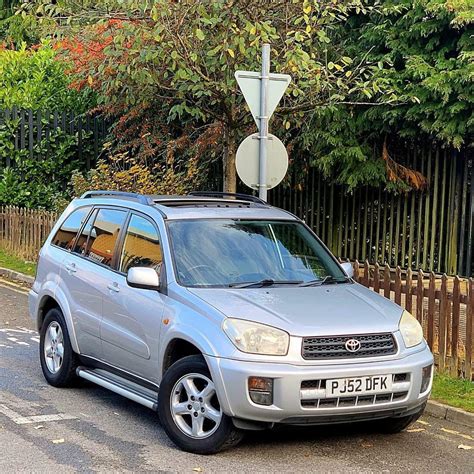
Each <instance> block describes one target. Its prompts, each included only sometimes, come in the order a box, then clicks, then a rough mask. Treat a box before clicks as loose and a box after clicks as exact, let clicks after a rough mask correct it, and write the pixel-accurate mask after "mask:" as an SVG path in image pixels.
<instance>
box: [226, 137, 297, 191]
mask: <svg viewBox="0 0 474 474" xmlns="http://www.w3.org/2000/svg"><path fill="white" fill-rule="evenodd" d="M259 147H260V139H259V134H258V133H254V134H252V135H249V136H248V137H247V138H246V139H245V140H244V141H243V142H242V143H241V144H240V145H239V148H238V149H237V155H236V157H235V165H236V167H237V173H238V174H239V176H240V179H241V180H242V181H243V182H244V183H245V184H246V185H247V186H248V187H249V188H252V189H260V187H261V181H260V169H259ZM267 155H268V157H267V167H266V180H265V182H264V183H262V184H264V185H265V189H272V188H274V187H275V186H277V185H278V184H279V183H280V182H281V180H282V179H283V178H284V177H285V174H286V171H287V169H288V153H287V151H286V148H285V145H283V143H282V142H281V140H280V139H279V138H277V137H276V136H275V135H272V134H271V133H269V134H268V140H267Z"/></svg>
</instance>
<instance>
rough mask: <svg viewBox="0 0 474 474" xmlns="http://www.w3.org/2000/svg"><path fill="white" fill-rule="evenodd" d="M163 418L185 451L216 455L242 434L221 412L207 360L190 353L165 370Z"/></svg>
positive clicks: (160, 408) (160, 404) (161, 402)
mask: <svg viewBox="0 0 474 474" xmlns="http://www.w3.org/2000/svg"><path fill="white" fill-rule="evenodd" d="M158 413H159V416H160V421H161V423H162V425H163V427H164V429H165V431H166V433H167V435H168V436H169V437H170V439H171V440H172V441H173V442H174V443H175V444H176V445H177V446H179V447H180V448H181V449H183V450H184V451H188V452H191V453H196V454H213V453H217V452H219V451H222V450H224V449H227V448H230V447H232V446H235V445H236V444H237V443H238V442H239V441H240V440H241V439H242V433H241V432H240V431H239V430H237V429H236V428H235V427H234V424H233V423H232V420H231V419H230V418H229V417H228V416H227V415H225V414H224V413H223V412H222V408H221V406H220V404H219V400H218V397H217V393H216V388H215V386H214V383H213V381H212V378H211V374H210V372H209V369H208V367H207V364H206V362H205V360H204V359H203V358H202V357H201V356H196V355H193V356H188V357H184V358H183V359H180V360H179V361H177V362H176V363H174V364H173V365H172V366H171V367H170V368H169V369H168V370H167V371H166V373H165V375H164V377H163V380H162V382H161V385H160V392H159V396H158Z"/></svg>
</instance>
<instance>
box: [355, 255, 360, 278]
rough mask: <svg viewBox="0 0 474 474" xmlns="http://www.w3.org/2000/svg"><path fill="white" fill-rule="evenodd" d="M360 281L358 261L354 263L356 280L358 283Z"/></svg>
mask: <svg viewBox="0 0 474 474" xmlns="http://www.w3.org/2000/svg"><path fill="white" fill-rule="evenodd" d="M359 279H360V278H359V261H358V260H356V261H355V262H354V280H355V281H357V282H358V281H359Z"/></svg>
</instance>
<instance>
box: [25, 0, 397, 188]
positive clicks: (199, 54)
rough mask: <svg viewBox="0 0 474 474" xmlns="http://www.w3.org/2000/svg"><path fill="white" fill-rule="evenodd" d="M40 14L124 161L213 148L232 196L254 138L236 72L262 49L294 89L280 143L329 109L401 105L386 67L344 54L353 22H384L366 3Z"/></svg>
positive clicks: (279, 0)
mask: <svg viewBox="0 0 474 474" xmlns="http://www.w3.org/2000/svg"><path fill="white" fill-rule="evenodd" d="M45 3H46V4H48V8H46V6H45ZM39 5H42V12H45V11H48V12H49V17H48V21H51V19H55V21H56V22H57V24H58V26H61V25H62V28H63V29H62V32H63V35H66V37H65V38H64V40H63V41H62V42H60V43H59V45H58V47H59V48H60V50H62V51H63V53H64V57H65V58H67V59H68V60H72V61H73V62H74V68H72V69H73V70H72V72H73V74H74V77H75V85H76V87H78V88H85V87H91V88H93V89H94V90H96V91H97V92H98V94H99V96H100V100H101V110H103V111H104V112H105V113H107V114H109V115H110V116H113V117H118V120H117V122H116V127H115V131H116V146H117V148H118V149H120V150H121V151H123V149H124V148H125V149H128V150H130V151H131V152H133V153H134V154H136V155H138V156H141V157H143V159H152V158H156V157H157V156H158V157H160V156H169V153H170V152H179V151H183V150H184V151H185V152H189V150H193V151H194V152H195V153H203V152H204V151H205V150H210V149H211V148H212V150H213V153H219V154H221V156H222V162H223V168H224V189H225V190H226V191H235V188H236V176H235V150H236V144H237V143H238V141H239V140H240V139H241V138H243V136H244V135H245V134H247V133H249V132H251V131H253V129H254V125H253V122H252V119H251V116H250V114H249V112H248V110H247V108H246V106H245V104H244V101H243V97H242V96H241V95H240V93H239V91H238V88H237V84H236V81H235V79H234V72H235V70H237V69H249V70H258V68H259V61H260V49H261V44H262V43H263V42H269V43H270V44H271V46H272V70H273V71H275V72H287V73H290V74H291V75H292V77H293V82H292V85H291V87H290V89H289V91H288V94H286V96H285V98H284V100H283V103H282V106H281V107H280V109H279V110H278V114H277V116H276V117H275V120H274V121H273V123H272V127H273V130H277V132H276V133H281V134H284V133H286V134H287V136H288V137H289V136H290V135H291V132H292V131H297V130H298V129H299V128H300V127H301V126H302V125H304V123H305V121H306V120H308V117H309V116H311V115H314V113H315V111H317V110H319V109H321V108H327V107H328V106H331V107H334V106H337V105H350V106H359V105H367V106H368V105H370V106H372V105H373V104H375V103H387V104H391V103H395V102H396V100H397V97H396V95H395V94H394V93H393V91H392V90H391V88H390V87H387V81H386V78H384V77H383V76H381V77H377V78H374V75H373V74H374V71H375V70H376V69H377V65H376V64H372V63H370V62H369V61H367V58H366V57H363V58H358V59H357V60H354V59H353V58H351V57H350V56H348V55H347V54H346V52H345V50H344V48H343V47H341V45H340V44H339V42H338V39H339V38H340V30H341V26H342V25H344V24H345V23H346V22H347V20H348V18H349V16H350V15H351V14H352V13H354V14H355V13H359V14H361V13H368V12H369V11H372V12H375V11H376V9H377V8H376V6H370V7H367V6H365V2H363V1H358V0H354V1H352V0H351V1H343V2H335V1H333V0H323V1H321V0H313V1H308V0H295V1H294V2H288V1H284V0H276V1H273V2H258V1H256V0H239V1H232V0H226V1H220V2H216V1H204V2H195V1H192V0H187V1H182V2H175V1H171V0H156V1H153V2H148V3H147V4H145V6H143V2H138V1H130V2H114V1H99V2H88V1H86V2H83V3H82V6H80V7H78V6H77V3H75V2H68V1H63V2H57V3H55V4H54V5H52V2H44V1H42V2H39ZM35 8H39V7H38V3H37V4H36V7H35ZM30 11H31V10H30ZM65 19H66V20H67V24H66V25H64V23H65V21H64V20H65ZM78 25H80V30H78V29H77V27H78ZM58 31H59V30H58Z"/></svg>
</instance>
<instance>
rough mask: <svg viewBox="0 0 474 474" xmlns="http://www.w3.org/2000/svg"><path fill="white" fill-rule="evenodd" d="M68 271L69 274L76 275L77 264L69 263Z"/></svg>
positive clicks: (67, 265)
mask: <svg viewBox="0 0 474 474" xmlns="http://www.w3.org/2000/svg"><path fill="white" fill-rule="evenodd" d="M66 270H67V271H68V272H69V273H76V272H77V268H76V264H75V263H67V264H66Z"/></svg>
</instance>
